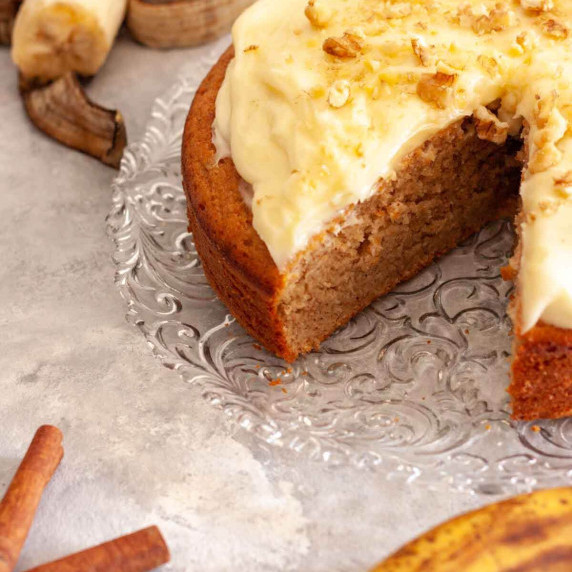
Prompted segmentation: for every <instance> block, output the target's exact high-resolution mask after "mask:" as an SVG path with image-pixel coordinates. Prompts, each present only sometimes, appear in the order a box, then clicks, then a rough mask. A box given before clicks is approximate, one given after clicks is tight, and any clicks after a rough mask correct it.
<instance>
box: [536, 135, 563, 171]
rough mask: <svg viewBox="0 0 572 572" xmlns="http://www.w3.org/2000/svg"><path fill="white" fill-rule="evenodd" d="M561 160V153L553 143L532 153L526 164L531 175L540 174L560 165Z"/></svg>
mask: <svg viewBox="0 0 572 572" xmlns="http://www.w3.org/2000/svg"><path fill="white" fill-rule="evenodd" d="M561 160H562V152H561V151H560V150H559V149H558V147H556V145H554V143H548V144H547V145H545V146H544V147H540V148H539V149H537V150H536V151H535V152H534V154H533V155H532V157H531V159H530V161H529V162H528V171H529V172H530V173H531V174H533V175H534V174H535V173H542V172H543V171H546V170H547V169H550V167H554V165H557V164H558V163H560V161H561Z"/></svg>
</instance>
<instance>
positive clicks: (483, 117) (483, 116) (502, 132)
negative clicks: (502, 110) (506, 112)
mask: <svg viewBox="0 0 572 572" xmlns="http://www.w3.org/2000/svg"><path fill="white" fill-rule="evenodd" d="M474 116H475V125H476V129H477V137H478V138H479V139H482V140H484V141H491V142H492V143H496V144H497V145H503V144H504V143H505V142H506V139H507V136H508V129H509V125H508V123H504V122H503V121H500V119H499V118H498V117H497V116H496V115H495V114H494V113H492V112H491V111H490V110H488V109H487V108H486V107H484V106H482V105H481V106H480V107H477V109H476V110H475V113H474Z"/></svg>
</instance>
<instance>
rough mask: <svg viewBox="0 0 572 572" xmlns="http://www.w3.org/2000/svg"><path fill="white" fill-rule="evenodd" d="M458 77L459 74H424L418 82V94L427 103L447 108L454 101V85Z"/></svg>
mask: <svg viewBox="0 0 572 572" xmlns="http://www.w3.org/2000/svg"><path fill="white" fill-rule="evenodd" d="M456 79H457V74H447V73H443V72H437V73H435V74H423V75H422V76H421V79H420V80H419V83H418V84H417V95H418V96H419V97H420V98H421V99H422V100H423V101H425V102H426V103H430V104H431V105H433V106H435V107H437V108H439V109H445V108H447V107H448V106H449V105H451V104H452V102H453V90H452V87H453V84H454V83H455V81H456Z"/></svg>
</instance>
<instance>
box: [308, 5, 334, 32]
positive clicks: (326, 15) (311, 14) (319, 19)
mask: <svg viewBox="0 0 572 572" xmlns="http://www.w3.org/2000/svg"><path fill="white" fill-rule="evenodd" d="M304 14H305V15H306V18H308V20H309V21H310V24H312V26H314V27H315V28H325V27H326V26H327V25H328V24H329V23H330V20H331V19H332V12H331V10H330V8H329V7H328V6H327V3H325V2H324V1H323V0H310V1H309V2H308V5H307V6H306V10H305V11H304Z"/></svg>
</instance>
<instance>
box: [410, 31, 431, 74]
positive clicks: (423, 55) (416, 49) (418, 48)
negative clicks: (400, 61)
mask: <svg viewBox="0 0 572 572" xmlns="http://www.w3.org/2000/svg"><path fill="white" fill-rule="evenodd" d="M411 48H412V49H413V53H414V54H415V55H416V56H417V59H418V60H419V62H420V63H421V65H422V66H423V67H429V66H430V65H432V64H433V57H432V55H431V51H430V50H429V48H428V46H427V45H426V44H425V42H424V41H423V40H422V39H421V38H411Z"/></svg>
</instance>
